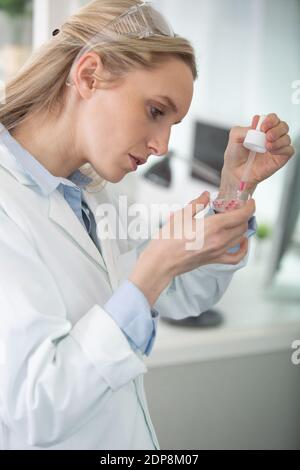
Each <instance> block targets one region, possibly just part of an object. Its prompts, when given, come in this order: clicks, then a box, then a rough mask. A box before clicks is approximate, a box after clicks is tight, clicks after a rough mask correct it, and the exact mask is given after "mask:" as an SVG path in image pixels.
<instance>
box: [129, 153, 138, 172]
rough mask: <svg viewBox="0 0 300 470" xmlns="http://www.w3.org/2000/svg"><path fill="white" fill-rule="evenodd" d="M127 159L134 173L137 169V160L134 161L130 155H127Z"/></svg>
mask: <svg viewBox="0 0 300 470" xmlns="http://www.w3.org/2000/svg"><path fill="white" fill-rule="evenodd" d="M129 158H130V161H131V165H132V168H133V170H134V171H136V170H137V167H138V162H137V160H136V159H135V158H134V157H133V156H132V155H130V154H129Z"/></svg>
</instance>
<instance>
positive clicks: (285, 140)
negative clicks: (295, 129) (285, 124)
mask: <svg viewBox="0 0 300 470" xmlns="http://www.w3.org/2000/svg"><path fill="white" fill-rule="evenodd" d="M291 142H292V141H291V138H290V136H289V135H286V134H285V135H284V136H283V137H280V138H279V139H277V140H276V141H275V142H267V144H266V147H267V149H268V150H269V151H272V150H277V149H280V148H283V147H288V146H289V145H290V144H291Z"/></svg>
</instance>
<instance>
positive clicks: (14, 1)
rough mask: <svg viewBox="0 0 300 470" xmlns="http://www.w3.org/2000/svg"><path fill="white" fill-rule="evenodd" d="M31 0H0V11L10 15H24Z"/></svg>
mask: <svg viewBox="0 0 300 470" xmlns="http://www.w3.org/2000/svg"><path fill="white" fill-rule="evenodd" d="M31 4H32V0H0V11H1V10H3V11H5V12H6V13H8V14H9V15H11V16H20V15H24V14H25V13H26V12H27V11H28V9H29V8H30V7H31Z"/></svg>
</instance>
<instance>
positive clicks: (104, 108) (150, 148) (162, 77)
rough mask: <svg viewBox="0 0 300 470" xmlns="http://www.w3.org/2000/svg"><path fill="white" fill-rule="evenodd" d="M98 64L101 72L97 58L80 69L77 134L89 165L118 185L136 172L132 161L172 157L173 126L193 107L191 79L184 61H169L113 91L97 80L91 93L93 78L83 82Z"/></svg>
mask: <svg viewBox="0 0 300 470" xmlns="http://www.w3.org/2000/svg"><path fill="white" fill-rule="evenodd" d="M95 60H96V61H97V62H98V65H97V67H98V68H99V66H100V67H101V60H100V59H99V57H98V56H97V55H96V54H94V53H91V54H90V55H89V56H88V57H87V58H86V60H85V62H84V63H82V64H81V65H80V66H78V71H77V76H76V81H75V83H76V88H77V91H78V92H79V96H80V99H79V101H78V103H77V106H78V110H77V120H76V121H77V122H76V135H77V137H78V138H79V139H78V140H79V142H80V147H81V151H82V152H83V154H84V156H85V161H87V162H89V163H91V164H92V166H93V167H94V169H95V170H96V172H97V173H98V174H99V175H100V176H102V177H103V178H104V179H105V180H107V181H109V182H112V183H116V182H119V181H121V180H122V179H123V178H124V176H126V174H128V173H130V172H132V171H135V170H136V165H135V164H134V161H133V159H132V158H131V156H133V157H136V158H138V159H140V160H141V161H142V162H145V161H146V160H147V159H148V157H149V156H150V155H165V154H166V153H167V152H168V143H169V139H170V132H171V127H172V126H173V125H174V124H176V123H178V122H180V121H181V120H182V119H183V118H184V117H185V115H186V114H187V112H188V110H189V108H190V105H191V101H192V96H193V84H194V81H193V75H192V72H191V70H190V68H189V67H188V66H187V65H186V64H185V63H184V62H183V61H181V60H180V59H174V58H170V59H167V60H166V61H165V62H164V63H162V64H160V65H159V66H158V67H157V68H156V69H154V70H150V71H149V70H146V69H140V70H134V71H132V72H130V73H128V74H127V75H126V77H124V78H122V79H121V80H118V81H117V82H114V83H111V84H110V85H109V86H108V85H107V84H106V85H103V84H101V83H100V84H99V81H96V82H95V84H94V86H96V87H97V88H93V87H92V85H91V77H90V80H89V81H87V80H86V78H84V77H87V71H88V70H91V63H92V62H93V61H94V62H95ZM99 60H100V64H99ZM90 61H92V62H90ZM95 71H96V72H97V74H99V69H96V70H95ZM100 74H101V71H100ZM130 155H131V156H130Z"/></svg>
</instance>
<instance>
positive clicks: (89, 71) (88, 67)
mask: <svg viewBox="0 0 300 470" xmlns="http://www.w3.org/2000/svg"><path fill="white" fill-rule="evenodd" d="M103 72H104V67H103V62H102V60H101V57H100V56H99V55H98V54H96V53H95V52H88V53H87V54H84V55H83V56H82V57H81V58H80V60H79V62H78V64H77V65H76V67H75V70H74V74H73V82H74V85H75V86H76V89H77V91H78V93H79V95H80V96H81V97H82V98H84V99H88V98H90V97H91V96H92V95H93V93H94V90H95V89H96V78H95V77H94V74H96V75H97V76H101V75H102V74H103Z"/></svg>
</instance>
